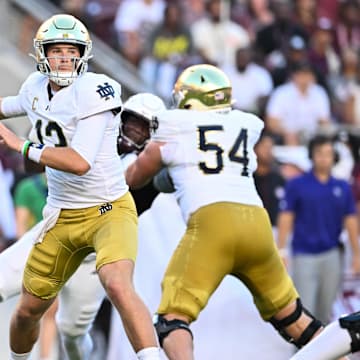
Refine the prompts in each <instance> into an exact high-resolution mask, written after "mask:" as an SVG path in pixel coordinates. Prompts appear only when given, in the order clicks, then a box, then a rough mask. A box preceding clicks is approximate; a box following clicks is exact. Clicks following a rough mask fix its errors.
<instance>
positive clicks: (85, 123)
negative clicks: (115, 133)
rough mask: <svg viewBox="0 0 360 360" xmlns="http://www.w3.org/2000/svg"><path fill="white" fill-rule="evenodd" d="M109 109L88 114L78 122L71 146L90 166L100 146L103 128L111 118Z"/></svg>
mask: <svg viewBox="0 0 360 360" xmlns="http://www.w3.org/2000/svg"><path fill="white" fill-rule="evenodd" d="M113 116H114V115H113V114H112V113H111V111H106V112H103V113H100V114H96V115H93V116H89V117H88V118H85V119H82V120H80V121H79V122H78V124H77V127H76V131H75V135H74V137H73V139H72V142H71V147H72V148H73V149H74V150H75V151H77V152H78V153H79V154H80V155H81V156H82V157H83V158H84V159H85V160H86V161H87V162H88V163H89V165H90V166H92V165H93V163H94V161H95V158H96V155H97V154H98V152H99V149H100V147H101V144H102V141H103V138H104V133H105V129H106V127H107V124H108V123H109V121H111V120H112V118H113Z"/></svg>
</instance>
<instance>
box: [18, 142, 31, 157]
mask: <svg viewBox="0 0 360 360" xmlns="http://www.w3.org/2000/svg"><path fill="white" fill-rule="evenodd" d="M31 144H32V142H31V141H29V140H25V141H24V144H23V146H22V148H21V154H22V156H23V157H24V158H27V156H28V152H29V146H30V145H31Z"/></svg>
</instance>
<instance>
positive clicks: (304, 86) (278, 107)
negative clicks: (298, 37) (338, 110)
mask: <svg viewBox="0 0 360 360" xmlns="http://www.w3.org/2000/svg"><path fill="white" fill-rule="evenodd" d="M265 122H266V127H267V130H268V131H270V132H271V133H272V134H274V135H275V136H277V138H278V140H277V141H278V143H280V144H281V143H282V144H284V145H299V144H301V143H303V142H304V141H305V142H306V141H307V140H308V139H309V138H310V137H311V136H312V135H313V134H314V133H315V132H316V131H317V130H318V129H319V127H324V126H326V125H328V124H329V123H330V99H329V97H328V95H327V94H326V91H325V90H324V88H322V87H321V86H320V85H317V84H316V83H315V75H314V72H313V69H312V67H311V65H310V64H309V63H308V62H302V63H299V64H297V65H296V66H295V67H294V68H293V72H292V75H291V80H290V81H289V82H288V83H286V84H284V85H280V86H279V87H277V88H276V89H275V90H274V92H273V93H272V94H271V96H270V98H269V102H268V104H267V108H266V121H265Z"/></svg>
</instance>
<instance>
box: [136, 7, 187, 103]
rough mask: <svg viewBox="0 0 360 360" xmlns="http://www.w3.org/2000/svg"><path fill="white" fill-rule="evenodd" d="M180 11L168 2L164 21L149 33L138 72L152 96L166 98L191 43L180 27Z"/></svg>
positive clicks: (181, 23)
mask: <svg viewBox="0 0 360 360" xmlns="http://www.w3.org/2000/svg"><path fill="white" fill-rule="evenodd" d="M183 15H184V13H183V8H182V5H181V4H180V3H178V2H173V3H169V4H168V5H167V6H166V8H165V10H164V20H163V22H162V23H161V24H160V25H159V26H157V27H156V28H155V29H154V31H153V32H152V33H151V34H150V36H149V40H148V41H147V46H146V47H145V58H144V59H143V60H142V61H141V62H140V73H141V75H142V78H143V79H144V80H145V82H146V83H147V84H148V85H149V86H150V88H152V89H154V91H155V92H156V93H158V94H159V95H160V96H162V97H163V98H164V99H167V98H168V96H169V94H171V91H172V87H173V85H174V82H175V79H176V77H177V74H178V72H179V71H180V69H182V68H183V67H184V65H185V64H186V63H187V61H188V59H189V57H190V55H191V53H192V51H193V42H192V36H191V33H190V31H189V30H188V29H187V28H186V27H185V26H184V25H183Z"/></svg>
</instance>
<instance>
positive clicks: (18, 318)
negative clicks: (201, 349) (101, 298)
mask: <svg viewBox="0 0 360 360" xmlns="http://www.w3.org/2000/svg"><path fill="white" fill-rule="evenodd" d="M34 48H35V55H34V57H35V59H36V62H37V69H38V71H36V72H35V73H33V74H31V75H30V76H29V77H28V79H27V80H25V82H24V84H23V85H22V87H21V89H20V92H19V94H18V95H16V96H11V97H9V96H8V97H5V98H2V99H1V103H0V118H9V117H14V116H17V115H23V114H26V115H27V116H28V118H29V119H30V122H31V124H32V137H31V140H23V139H20V138H19V137H18V136H17V135H16V134H14V133H13V132H12V131H10V130H9V129H8V128H7V127H6V126H5V125H3V124H0V141H1V143H3V144H5V145H6V146H7V147H9V148H10V149H12V150H15V151H19V152H21V153H22V154H23V156H24V157H25V158H28V159H30V160H32V161H35V162H37V163H41V164H43V165H44V166H45V169H46V176H47V184H48V190H49V192H48V198H47V203H46V206H45V208H44V211H43V215H44V220H43V221H42V222H41V225H42V226H41V227H40V226H39V227H37V228H36V229H35V230H36V234H33V235H34V237H35V244H34V246H33V247H32V249H31V252H30V255H29V257H28V260H27V263H26V265H25V270H24V276H23V291H22V293H21V296H20V300H19V303H18V306H17V307H16V309H15V311H14V314H13V316H12V320H11V325H10V348H11V359H12V360H16V359H23V360H24V359H28V358H29V357H30V353H31V350H32V347H33V345H34V343H35V341H36V339H37V337H38V332H39V323H40V320H41V317H42V315H43V314H44V312H45V311H46V310H47V309H48V308H49V306H50V305H51V304H52V303H53V301H54V299H55V298H56V296H57V294H58V293H59V291H60V290H61V288H62V287H63V286H64V284H65V283H66V282H67V281H68V280H69V279H70V277H71V276H72V274H73V273H74V272H75V271H76V269H77V268H78V267H79V265H80V264H81V263H82V261H83V260H84V259H85V257H86V256H87V255H88V254H90V253H92V252H95V253H96V270H97V273H98V275H99V278H100V280H101V283H102V285H103V287H104V288H105V290H106V292H107V295H108V296H109V298H110V300H111V301H112V303H113V305H114V306H115V307H116V309H117V310H118V312H119V314H120V316H121V318H122V321H123V325H124V327H125V330H126V333H127V336H128V338H129V340H130V342H131V344H132V346H133V349H134V351H135V352H136V353H137V356H138V358H139V359H158V358H159V348H158V345H157V339H156V336H155V334H154V329H153V326H152V321H151V316H150V313H149V311H148V309H147V308H146V306H145V305H144V303H143V301H142V300H141V299H140V297H139V296H138V295H137V293H136V291H135V289H134V286H133V279H132V276H133V270H134V262H135V258H136V253H137V214H136V208H135V204H134V201H133V199H132V196H131V194H130V193H129V191H128V190H129V189H128V186H127V184H126V182H125V177H124V171H123V167H122V163H121V160H120V158H119V156H118V154H117V147H116V142H117V135H118V129H119V123H120V116H119V115H118V114H119V112H120V109H121V106H122V102H121V87H120V84H118V83H117V82H116V81H114V80H113V79H111V78H109V77H107V76H105V75H102V74H95V73H90V72H87V71H86V70H87V62H88V59H89V58H90V52H91V40H90V37H89V33H88V31H87V29H86V27H85V26H84V25H83V24H82V23H81V22H80V21H79V20H78V19H76V18H74V17H73V16H71V15H65V14H60V15H54V16H53V17H51V18H50V19H48V20H47V21H45V22H44V23H43V24H42V25H41V26H40V28H39V30H38V31H37V33H36V36H35V39H34ZM34 134H36V138H37V142H34V140H33V139H34V138H33V135H34ZM35 230H34V231H35ZM84 286H87V284H84Z"/></svg>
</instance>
